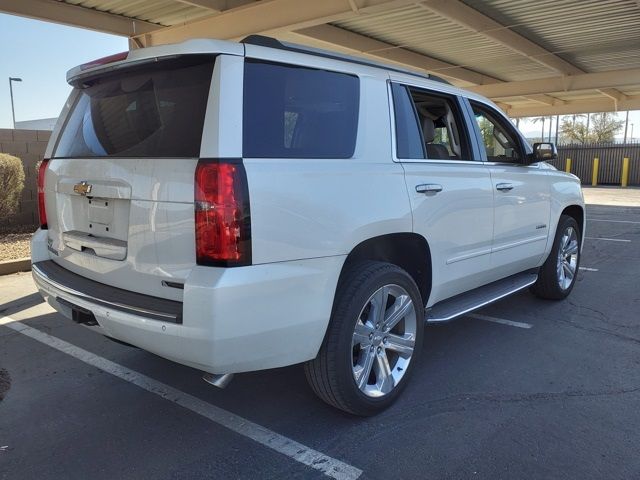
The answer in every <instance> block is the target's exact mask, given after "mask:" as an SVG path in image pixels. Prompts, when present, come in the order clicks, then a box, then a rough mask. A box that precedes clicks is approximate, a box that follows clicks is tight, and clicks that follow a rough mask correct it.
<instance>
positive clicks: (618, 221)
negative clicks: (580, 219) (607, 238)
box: [587, 218, 640, 225]
mask: <svg viewBox="0 0 640 480" xmlns="http://www.w3.org/2000/svg"><path fill="white" fill-rule="evenodd" d="M587 222H608V223H628V224H631V225H640V222H634V221H632V220H605V219H600V218H587Z"/></svg>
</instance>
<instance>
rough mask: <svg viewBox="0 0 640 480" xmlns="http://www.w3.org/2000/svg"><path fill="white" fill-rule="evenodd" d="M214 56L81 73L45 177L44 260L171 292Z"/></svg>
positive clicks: (184, 238) (148, 290) (178, 278)
mask: <svg viewBox="0 0 640 480" xmlns="http://www.w3.org/2000/svg"><path fill="white" fill-rule="evenodd" d="M214 61H215V57H214V56H212V55H184V56H182V57H179V58H172V59H168V60H162V61H158V62H153V63H152V64H143V65H133V66H132V67H130V68H126V69H121V70H118V71H115V72H109V73H106V74H101V75H100V76H99V77H96V78H94V79H83V83H82V85H77V86H76V90H75V91H74V94H75V97H76V98H75V101H74V105H73V106H72V108H71V110H70V112H69V114H68V116H67V118H66V120H65V124H64V126H63V128H62V130H61V133H60V135H59V137H58V140H57V145H56V146H55V148H54V153H53V156H52V159H51V160H50V162H49V167H48V170H49V172H48V174H47V177H46V185H45V203H46V211H47V220H48V227H49V232H48V243H49V252H50V256H51V259H52V260H53V261H54V262H56V263H57V264H59V265H60V266H62V267H64V268H66V269H68V270H70V271H71V272H74V273H77V274H79V275H82V276H84V277H87V278H89V279H91V280H94V281H98V282H101V283H104V284H107V285H111V286H114V287H118V288H121V289H125V290H130V291H133V292H139V293H143V294H147V295H153V296H157V297H163V298H169V299H174V300H180V299H181V298H182V290H181V286H182V284H183V283H184V281H185V279H186V277H187V276H188V274H189V272H190V271H191V269H192V268H193V267H194V265H195V264H196V260H195V232H194V204H193V202H194V172H195V167H196V164H197V160H198V157H199V153H200V143H201V139H202V130H203V124H204V117H205V113H206V105H207V100H208V96H209V89H210V84H211V75H212V70H213V65H214Z"/></svg>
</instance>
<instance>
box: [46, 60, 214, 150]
mask: <svg viewBox="0 0 640 480" xmlns="http://www.w3.org/2000/svg"><path fill="white" fill-rule="evenodd" d="M213 64H214V57H212V56H210V55H207V56H204V55H192V56H184V57H180V58H178V59H171V60H162V61H160V62H157V63H153V64H149V65H143V66H139V67H133V68H128V69H126V70H123V71H120V72H114V73H112V74H107V75H103V76H100V77H98V78H96V79H93V80H89V81H87V82H86V83H85V85H87V86H86V87H85V88H83V89H82V91H81V94H80V98H79V99H78V101H77V102H76V104H75V106H74V108H73V110H72V112H71V114H70V116H69V119H68V121H67V123H66V126H65V128H64V131H63V132H62V135H61V137H60V140H59V142H58V145H57V147H56V150H55V154H54V156H55V157H82V158H86V157H197V156H199V154H200V142H201V140H202V128H203V124H204V115H205V111H206V107H207V98H208V96H209V86H210V84H211V74H212V72H213Z"/></svg>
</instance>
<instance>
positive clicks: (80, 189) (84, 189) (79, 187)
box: [73, 182, 93, 195]
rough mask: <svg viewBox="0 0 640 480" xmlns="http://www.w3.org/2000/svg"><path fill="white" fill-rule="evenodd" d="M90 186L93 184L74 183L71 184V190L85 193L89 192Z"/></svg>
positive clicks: (81, 193)
mask: <svg viewBox="0 0 640 480" xmlns="http://www.w3.org/2000/svg"><path fill="white" fill-rule="evenodd" d="M92 186H93V185H91V184H90V183H87V182H80V183H76V184H75V185H74V186H73V191H74V192H76V193H77V194H78V195H87V194H88V193H91V187H92Z"/></svg>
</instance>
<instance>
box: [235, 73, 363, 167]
mask: <svg viewBox="0 0 640 480" xmlns="http://www.w3.org/2000/svg"><path fill="white" fill-rule="evenodd" d="M359 93H360V92H359V80H358V77H356V76H354V75H347V74H344V73H336V72H328V71H325V70H316V69H312V68H302V67H296V66H288V65H281V64H274V63H266V62H259V61H254V60H247V61H246V62H245V70H244V112H243V123H244V129H243V151H244V156H245V157H248V158H350V157H351V156H352V155H353V151H354V149H355V144H356V134H357V129H358V105H359Z"/></svg>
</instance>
